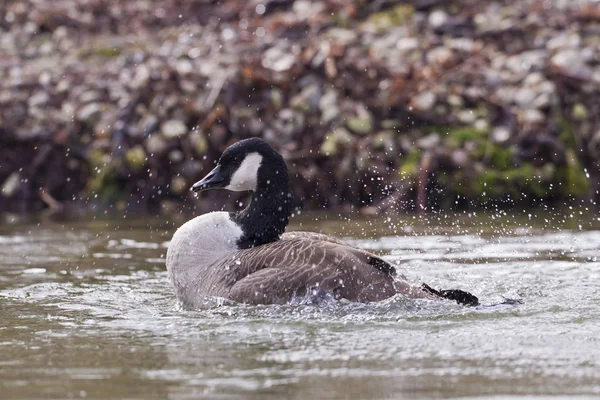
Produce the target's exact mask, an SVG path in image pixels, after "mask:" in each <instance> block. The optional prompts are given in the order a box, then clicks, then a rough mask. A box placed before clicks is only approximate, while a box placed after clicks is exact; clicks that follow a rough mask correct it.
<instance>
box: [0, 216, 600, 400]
mask: <svg viewBox="0 0 600 400" xmlns="http://www.w3.org/2000/svg"><path fill="white" fill-rule="evenodd" d="M318 217H319V218H317V220H315V218H316V216H304V217H302V218H296V219H295V221H294V226H292V228H294V229H306V230H316V231H323V232H325V233H330V234H335V235H338V236H342V237H346V238H347V239H348V241H349V242H351V243H353V244H354V245H356V246H359V247H362V248H365V249H369V250H370V251H373V252H376V253H378V254H382V255H384V256H385V257H386V258H387V259H388V260H391V261H393V262H395V263H396V264H399V265H400V267H399V270H401V271H403V272H404V273H405V274H406V275H407V276H408V278H409V279H410V280H411V281H414V282H427V283H428V284H430V285H431V286H433V287H437V288H442V289H449V288H460V289H464V290H468V291H471V292H473V293H474V294H476V295H478V296H479V298H480V299H481V300H482V302H483V303H485V304H493V303H497V302H500V301H502V296H506V297H510V298H521V299H523V300H524V304H523V305H520V306H496V307H479V308H476V309H472V308H464V307H460V306H458V305H456V304H453V303H450V302H432V301H425V300H407V299H403V298H396V299H391V300H389V301H386V302H383V303H380V304H372V305H364V304H327V305H325V306H323V307H315V306H300V305H287V306H262V307H250V306H242V305H240V306H223V307H218V308H212V309H207V310H200V311H184V310H180V309H179V308H178V306H177V304H176V302H175V299H174V295H173V290H172V288H171V286H170V284H169V282H168V280H167V274H166V272H165V267H164V256H165V253H166V246H167V241H168V240H169V238H170V236H171V234H172V232H173V230H174V225H175V226H177V225H179V224H181V223H182V222H183V220H182V219H177V220H175V221H172V223H171V222H169V221H166V220H161V219H154V218H152V219H150V218H145V219H133V220H128V219H111V218H106V217H105V218H84V219H76V220H71V221H63V222H60V221H52V220H47V219H46V220H43V221H30V222H19V223H5V224H3V225H0V307H1V310H2V313H1V317H2V318H1V320H0V389H1V390H0V397H2V398H11V399H19V398H28V399H34V398H83V397H88V398H95V399H97V398H128V399H150V398H167V397H168V398H173V399H188V398H211V399H214V398H219V399H238V398H244V399H267V398H272V399H281V398H298V399H304V398H348V399H362V398H370V399H378V398H381V399H384V398H406V399H421V398H461V397H475V398H499V397H502V398H505V397H506V396H508V395H510V396H517V397H518V396H523V395H528V396H531V397H535V398H545V397H547V396H555V395H561V396H563V397H568V398H572V397H574V396H581V397H594V396H600V358H599V357H598V354H600V353H599V350H598V349H600V323H599V322H598V321H599V320H600V285H599V282H600V232H599V231H596V230H595V229H598V228H599V222H598V219H597V217H596V216H594V215H593V214H590V213H583V214H581V215H580V214H579V213H578V212H577V211H573V210H567V211H566V212H563V213H557V214H553V215H552V214H547V215H533V216H528V215H527V214H525V215H523V216H515V215H510V214H509V215H506V214H497V215H493V216H492V215H472V214H460V215H454V216H446V217H435V216H433V217H430V218H428V219H419V218H410V217H404V218H400V217H393V218H386V219H377V220H375V219H369V220H353V221H343V220H337V219H336V220H335V221H332V218H331V217H328V218H325V216H323V215H321V216H318ZM7 219H10V218H7ZM552 398H555V397H552Z"/></svg>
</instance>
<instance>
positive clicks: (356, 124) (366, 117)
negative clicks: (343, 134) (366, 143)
mask: <svg viewBox="0 0 600 400" xmlns="http://www.w3.org/2000/svg"><path fill="white" fill-rule="evenodd" d="M346 126H347V127H348V129H350V130H351V131H352V132H354V133H357V134H359V135H366V134H368V133H371V132H372V131H373V116H372V115H371V113H370V112H368V111H367V110H362V111H361V112H360V113H359V114H358V115H357V116H354V117H349V118H348V121H347V122H346Z"/></svg>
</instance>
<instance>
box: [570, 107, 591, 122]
mask: <svg viewBox="0 0 600 400" xmlns="http://www.w3.org/2000/svg"><path fill="white" fill-rule="evenodd" d="M571 116H572V117H573V119H574V120H576V121H585V120H586V119H588V118H589V113H588V110H587V107H586V106H585V105H584V104H583V103H577V104H575V105H574V106H573V111H571Z"/></svg>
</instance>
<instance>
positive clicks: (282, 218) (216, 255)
mask: <svg viewBox="0 0 600 400" xmlns="http://www.w3.org/2000/svg"><path fill="white" fill-rule="evenodd" d="M214 188H223V189H227V190H232V191H252V192H254V193H253V196H252V200H251V201H250V204H249V205H248V206H247V207H246V209H244V210H242V211H239V212H211V213H208V214H204V215H201V216H198V217H195V218H193V219H192V220H190V221H188V222H186V223H185V224H183V225H182V226H181V227H180V228H179V229H178V230H177V231H176V232H175V234H174V235H173V239H172V240H171V243H170V244H169V248H168V251H167V270H168V273H169V276H170V279H171V280H172V282H173V285H174V286H175V291H176V295H177V297H178V298H179V300H180V301H181V303H182V304H183V305H184V307H187V308H198V307H202V306H203V305H205V304H207V302H209V301H210V300H214V298H225V299H229V300H233V301H235V302H240V303H250V304H272V303H280V304H281V303H287V302H289V301H290V300H291V299H292V298H293V297H294V296H304V295H307V294H311V293H327V294H331V295H333V296H334V297H335V298H337V299H347V300H351V301H358V302H365V303H366V302H375V301H380V300H384V299H387V298H389V297H391V296H394V295H396V294H398V293H400V294H403V295H406V296H409V297H412V298H446V299H451V300H455V301H457V302H458V303H460V304H465V305H477V304H478V300H477V297H475V296H473V295H471V294H469V293H466V292H463V291H460V290H448V291H436V290H434V289H432V288H430V287H429V286H427V285H422V286H420V287H417V286H412V285H410V284H409V283H408V282H407V281H406V278H405V277H403V276H401V275H399V274H397V273H396V269H395V268H394V266H392V265H391V264H390V263H388V262H387V261H385V260H383V259H381V258H380V257H378V256H376V255H374V254H371V253H369V252H367V251H364V250H360V249H357V248H354V247H351V246H348V245H346V244H344V243H343V242H342V241H340V240H338V239H336V238H333V237H331V236H327V235H323V234H319V233H312V232H289V233H284V230H285V228H286V226H287V224H288V219H289V217H290V216H291V214H292V196H291V192H290V188H289V184H288V170H287V166H286V164H285V162H284V160H283V157H282V156H281V155H280V154H279V153H278V152H277V151H275V150H274V149H273V148H272V147H271V146H270V145H269V144H268V143H267V142H265V141H264V140H262V139H258V138H252V139H246V140H242V141H239V142H237V143H235V144H233V145H231V146H229V147H228V148H227V149H226V150H225V151H224V152H223V154H222V155H221V158H220V159H219V161H218V163H217V166H216V167H215V168H214V169H213V170H212V171H211V172H210V173H209V174H208V175H207V176H206V177H204V179H202V180H201V181H199V182H197V183H196V184H194V185H193V186H192V190H193V191H194V192H199V191H202V190H206V189H214Z"/></svg>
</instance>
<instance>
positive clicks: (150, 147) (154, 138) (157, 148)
mask: <svg viewBox="0 0 600 400" xmlns="http://www.w3.org/2000/svg"><path fill="white" fill-rule="evenodd" d="M144 146H145V147H146V150H147V151H148V153H149V154H150V155H152V154H162V153H163V152H164V151H165V150H166V148H167V144H166V143H165V141H164V139H163V138H162V137H160V135H156V134H155V135H149V136H148V138H147V139H146V140H145V142H144Z"/></svg>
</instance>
